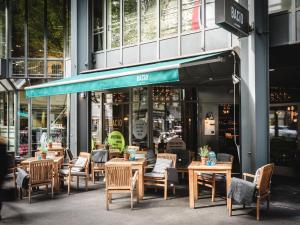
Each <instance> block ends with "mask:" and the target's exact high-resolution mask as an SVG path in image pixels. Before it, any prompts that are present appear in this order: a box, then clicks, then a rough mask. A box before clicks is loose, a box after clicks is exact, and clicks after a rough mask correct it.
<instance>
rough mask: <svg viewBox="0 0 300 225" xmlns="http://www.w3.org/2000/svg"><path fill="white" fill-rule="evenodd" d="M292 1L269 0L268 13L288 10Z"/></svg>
mask: <svg viewBox="0 0 300 225" xmlns="http://www.w3.org/2000/svg"><path fill="white" fill-rule="evenodd" d="M291 6H292V0H269V13H274V12H279V11H285V10H289V9H290V8H291Z"/></svg>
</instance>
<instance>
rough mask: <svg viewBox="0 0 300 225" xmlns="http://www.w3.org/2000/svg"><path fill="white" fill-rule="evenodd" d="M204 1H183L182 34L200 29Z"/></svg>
mask: <svg viewBox="0 0 300 225" xmlns="http://www.w3.org/2000/svg"><path fill="white" fill-rule="evenodd" d="M201 2H202V0H182V32H185V31H194V30H199V29H200V21H201Z"/></svg>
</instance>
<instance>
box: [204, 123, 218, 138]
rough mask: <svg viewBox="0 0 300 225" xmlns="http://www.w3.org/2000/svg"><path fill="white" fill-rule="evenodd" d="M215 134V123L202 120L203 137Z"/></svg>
mask: <svg viewBox="0 0 300 225" xmlns="http://www.w3.org/2000/svg"><path fill="white" fill-rule="evenodd" d="M215 134H216V122H215V120H214V119H212V120H211V119H205V120H204V135H209V136H210V135H215Z"/></svg>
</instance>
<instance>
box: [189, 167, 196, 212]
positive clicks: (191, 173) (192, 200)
mask: <svg viewBox="0 0 300 225" xmlns="http://www.w3.org/2000/svg"><path fill="white" fill-rule="evenodd" d="M189 192H190V193H189V199H190V208H191V209H194V208H195V198H194V196H195V194H194V170H191V169H189Z"/></svg>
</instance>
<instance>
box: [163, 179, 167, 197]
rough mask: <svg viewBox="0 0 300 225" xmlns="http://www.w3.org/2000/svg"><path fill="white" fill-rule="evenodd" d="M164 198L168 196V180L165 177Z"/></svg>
mask: <svg viewBox="0 0 300 225" xmlns="http://www.w3.org/2000/svg"><path fill="white" fill-rule="evenodd" d="M164 198H165V200H167V198H168V182H167V179H166V180H165V187H164Z"/></svg>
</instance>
